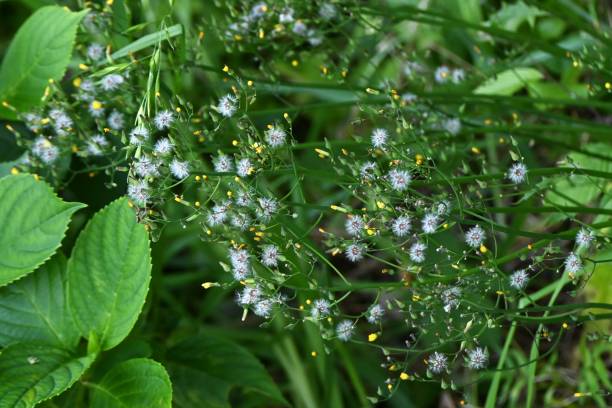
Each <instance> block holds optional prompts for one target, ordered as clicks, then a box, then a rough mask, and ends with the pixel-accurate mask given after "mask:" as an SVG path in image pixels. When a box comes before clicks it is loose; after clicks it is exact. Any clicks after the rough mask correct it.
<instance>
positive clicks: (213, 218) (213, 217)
mask: <svg viewBox="0 0 612 408" xmlns="http://www.w3.org/2000/svg"><path fill="white" fill-rule="evenodd" d="M227 210H228V206H227V205H224V204H217V205H215V206H213V208H211V209H210V212H209V213H208V217H206V221H207V222H208V225H210V226H211V227H214V226H216V225H220V224H222V223H223V222H224V221H225V220H226V219H227Z"/></svg>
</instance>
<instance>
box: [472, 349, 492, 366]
mask: <svg viewBox="0 0 612 408" xmlns="http://www.w3.org/2000/svg"><path fill="white" fill-rule="evenodd" d="M488 362H489V353H488V352H487V349H486V348H484V349H483V348H481V347H476V348H474V349H472V350H468V351H467V366H468V368H470V369H472V370H482V369H483V368H486V367H487V364H488Z"/></svg>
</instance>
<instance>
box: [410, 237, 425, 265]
mask: <svg viewBox="0 0 612 408" xmlns="http://www.w3.org/2000/svg"><path fill="white" fill-rule="evenodd" d="M426 250H427V245H425V244H424V243H422V242H416V243H414V244H412V246H411V247H410V259H412V262H415V263H421V262H423V261H425V251H426Z"/></svg>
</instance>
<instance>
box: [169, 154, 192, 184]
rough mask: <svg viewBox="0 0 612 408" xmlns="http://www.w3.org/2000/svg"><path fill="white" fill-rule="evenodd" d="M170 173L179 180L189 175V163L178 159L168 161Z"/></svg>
mask: <svg viewBox="0 0 612 408" xmlns="http://www.w3.org/2000/svg"><path fill="white" fill-rule="evenodd" d="M170 173H172V175H173V176H174V177H175V178H177V179H179V180H181V179H184V178H185V177H188V176H189V164H188V163H187V162H184V161H180V160H178V159H173V160H172V162H170Z"/></svg>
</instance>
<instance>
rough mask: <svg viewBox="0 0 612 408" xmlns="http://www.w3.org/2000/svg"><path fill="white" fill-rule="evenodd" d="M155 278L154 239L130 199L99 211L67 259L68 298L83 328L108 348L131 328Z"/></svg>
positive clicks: (102, 346)
mask: <svg viewBox="0 0 612 408" xmlns="http://www.w3.org/2000/svg"><path fill="white" fill-rule="evenodd" d="M150 279H151V257H150V249H149V238H148V236H147V232H146V230H145V227H144V225H142V224H139V223H138V222H137V220H136V215H135V214H134V210H132V209H131V208H130V207H129V205H128V200H127V199H126V198H121V199H118V200H116V201H114V202H112V203H111V204H109V205H108V206H107V207H105V208H103V209H102V210H100V211H99V212H98V213H96V215H94V216H93V218H92V219H91V220H90V221H89V223H88V224H87V226H86V227H85V229H84V230H83V232H81V234H80V235H79V238H78V239H77V242H76V244H75V246H74V249H73V251H72V257H71V258H70V260H69V261H68V301H69V302H68V303H69V305H70V309H71V310H72V313H73V315H74V318H75V321H76V323H77V327H79V329H80V330H81V333H82V334H84V335H86V336H89V337H90V338H91V336H92V335H94V336H95V337H96V341H97V342H98V343H99V344H100V347H101V348H102V349H103V350H107V349H110V348H112V347H115V346H116V345H117V344H119V343H120V342H121V341H122V340H123V339H124V338H125V337H126V336H127V335H128V334H129V332H130V331H131V330H132V327H133V326H134V324H135V323H136V320H137V319H138V315H139V314H140V310H141V309H142V306H143V304H144V301H145V297H146V295H147V290H148V288H149V281H150Z"/></svg>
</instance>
